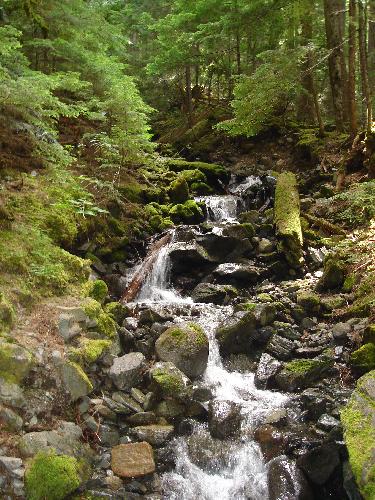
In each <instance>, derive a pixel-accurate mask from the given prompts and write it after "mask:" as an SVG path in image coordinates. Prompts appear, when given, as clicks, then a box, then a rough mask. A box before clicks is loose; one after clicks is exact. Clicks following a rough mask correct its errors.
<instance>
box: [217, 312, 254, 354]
mask: <svg viewBox="0 0 375 500" xmlns="http://www.w3.org/2000/svg"><path fill="white" fill-rule="evenodd" d="M256 324H257V322H256V318H255V315H254V313H253V312H251V311H250V312H246V311H239V312H237V313H235V314H234V315H233V316H232V317H231V318H228V319H227V320H226V321H225V322H224V323H222V324H221V325H220V326H219V327H218V328H217V330H216V332H215V335H216V338H217V340H218V342H219V347H220V352H221V353H222V354H238V353H247V352H249V351H250V350H251V347H252V344H253V341H254V340H255V339H256V338H257V331H256Z"/></svg>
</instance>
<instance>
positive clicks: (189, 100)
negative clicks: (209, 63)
mask: <svg viewBox="0 0 375 500" xmlns="http://www.w3.org/2000/svg"><path fill="white" fill-rule="evenodd" d="M185 80H186V82H185V83H186V105H187V118H188V124H189V127H191V126H192V125H193V97H192V92H191V67H190V64H187V65H186V66H185Z"/></svg>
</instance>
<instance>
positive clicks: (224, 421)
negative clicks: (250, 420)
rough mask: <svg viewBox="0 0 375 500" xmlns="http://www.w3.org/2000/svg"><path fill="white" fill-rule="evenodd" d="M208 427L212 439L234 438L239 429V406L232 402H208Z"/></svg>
mask: <svg viewBox="0 0 375 500" xmlns="http://www.w3.org/2000/svg"><path fill="white" fill-rule="evenodd" d="M208 425H209V429H210V433H211V436H212V437H214V438H217V439H226V438H228V437H231V436H235V435H236V434H237V433H238V431H239V430H240V427H241V406H240V405H238V404H237V403H234V402H233V401H218V400H216V401H212V402H210V405H209V422H208Z"/></svg>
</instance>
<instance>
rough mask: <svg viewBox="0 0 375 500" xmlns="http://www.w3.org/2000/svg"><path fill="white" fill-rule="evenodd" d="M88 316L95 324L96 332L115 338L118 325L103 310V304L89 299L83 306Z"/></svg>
mask: <svg viewBox="0 0 375 500" xmlns="http://www.w3.org/2000/svg"><path fill="white" fill-rule="evenodd" d="M83 310H84V312H85V313H86V314H87V316H88V317H89V318H90V319H92V320H93V321H94V322H95V323H96V326H95V330H96V331H97V332H98V333H99V334H100V335H102V336H104V337H107V338H113V337H115V336H116V333H117V325H116V322H115V320H114V319H113V318H112V316H111V315H110V314H108V313H107V312H105V311H104V310H103V309H102V306H101V304H99V302H98V301H96V300H94V299H87V300H86V302H85V303H84V305H83Z"/></svg>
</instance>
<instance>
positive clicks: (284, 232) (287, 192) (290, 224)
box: [274, 172, 303, 269]
mask: <svg viewBox="0 0 375 500" xmlns="http://www.w3.org/2000/svg"><path fill="white" fill-rule="evenodd" d="M274 223H275V227H276V235H277V237H278V240H279V243H278V249H279V251H280V252H282V253H283V254H284V255H285V258H286V260H287V262H288V264H289V265H290V266H291V267H293V268H296V269H298V268H300V267H301V265H302V264H303V252H302V246H303V236H302V228H301V219H300V201H299V193H298V186H297V179H296V176H295V175H294V174H293V173H292V172H285V173H282V174H280V175H279V176H278V178H277V183H276V192H275V215H274Z"/></svg>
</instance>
